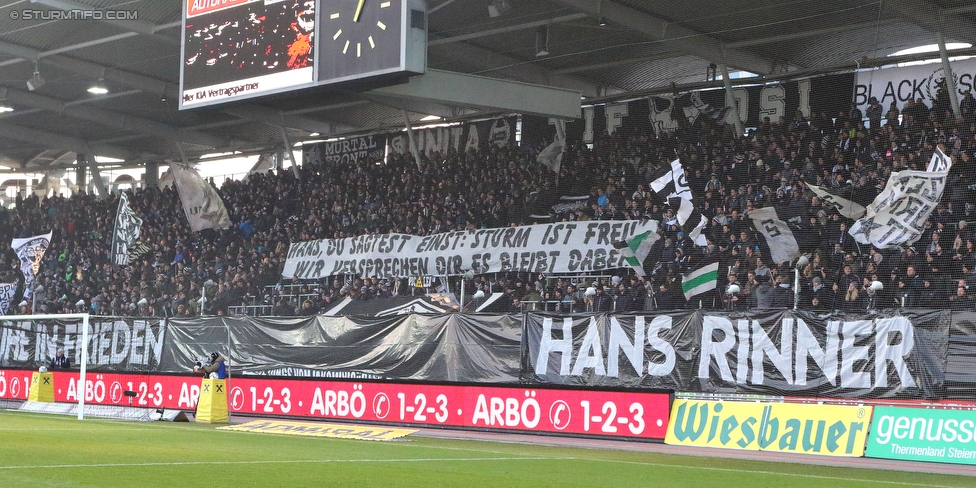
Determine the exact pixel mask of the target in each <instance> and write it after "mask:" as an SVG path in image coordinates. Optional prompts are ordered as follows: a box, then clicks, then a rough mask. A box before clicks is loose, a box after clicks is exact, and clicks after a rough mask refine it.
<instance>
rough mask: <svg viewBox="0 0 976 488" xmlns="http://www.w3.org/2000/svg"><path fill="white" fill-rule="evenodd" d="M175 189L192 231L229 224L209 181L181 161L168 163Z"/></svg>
mask: <svg viewBox="0 0 976 488" xmlns="http://www.w3.org/2000/svg"><path fill="white" fill-rule="evenodd" d="M170 171H172V172H173V180H174V181H175V182H176V191H178V192H179V194H180V201H181V202H183V210H185V211H186V219H187V220H188V221H189V222H190V229H192V230H193V232H197V231H201V230H203V229H226V228H228V227H230V226H231V222H230V217H229V216H228V215H227V208H226V207H224V201H223V200H221V199H220V195H218V194H217V190H215V189H214V188H213V187H212V186H210V183H207V182H206V181H204V179H203V178H202V177H201V176H200V173H198V172H197V170H196V169H194V168H193V167H192V166H190V165H188V164H184V163H181V162H174V163H173V164H172V165H170Z"/></svg>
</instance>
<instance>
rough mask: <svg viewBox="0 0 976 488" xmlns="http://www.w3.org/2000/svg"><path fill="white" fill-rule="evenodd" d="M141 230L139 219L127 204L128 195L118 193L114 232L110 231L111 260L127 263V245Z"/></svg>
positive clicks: (134, 240)
mask: <svg viewBox="0 0 976 488" xmlns="http://www.w3.org/2000/svg"><path fill="white" fill-rule="evenodd" d="M141 231H142V219H140V218H139V217H138V216H137V215H136V213H135V212H133V211H132V207H130V206H129V196H128V195H127V194H126V193H125V192H122V194H121V195H119V210H118V213H117V214H116V215H115V232H113V233H112V262H113V263H115V264H118V265H122V266H124V265H126V264H129V246H131V245H132V243H134V242H136V239H138V238H139V233H140V232H141Z"/></svg>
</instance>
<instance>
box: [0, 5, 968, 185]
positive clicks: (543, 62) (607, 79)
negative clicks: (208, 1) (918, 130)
mask: <svg viewBox="0 0 976 488" xmlns="http://www.w3.org/2000/svg"><path fill="white" fill-rule="evenodd" d="M289 1H290V0H289ZM182 4H183V2H182V1H181V0H128V1H113V0H29V1H26V0H25V1H19V2H8V3H7V4H6V5H3V6H0V87H2V88H0V105H2V106H5V107H10V108H12V109H13V111H8V112H2V113H0V165H3V166H7V167H11V168H13V169H14V170H15V171H21V172H22V171H25V170H26V171H43V170H44V169H53V168H64V167H70V166H73V165H74V160H75V153H76V152H81V153H84V154H88V155H93V154H94V155H99V156H108V157H113V158H119V159H124V160H126V164H131V165H137V164H140V163H143V162H145V161H160V162H162V161H164V160H174V159H178V158H179V157H180V156H179V154H180V148H181V144H182V149H183V150H184V151H185V152H186V154H187V155H188V156H189V157H190V158H195V157H198V156H200V155H202V154H206V153H213V152H223V151H243V152H271V151H274V150H277V149H278V148H281V147H283V139H284V138H287V139H288V140H289V141H290V142H292V143H294V142H297V141H302V140H308V139H313V138H323V137H329V136H338V135H343V134H355V133H364V132H368V131H375V130H384V129H393V128H402V127H403V126H404V114H406V115H407V116H409V118H410V120H411V122H412V123H415V124H419V123H420V119H421V118H423V117H425V116H428V115H438V116H441V117H445V118H447V119H452V118H464V117H469V118H470V117H478V116H490V115H493V114H497V113H503V112H504V111H505V110H506V109H509V108H510V107H511V106H512V105H513V104H514V103H517V101H518V100H517V99H506V96H505V94H506V92H507V91H508V90H507V89H508V88H510V86H511V85H509V84H504V83H503V84H500V85H496V84H494V81H493V80H508V81H518V82H523V83H530V84H537V85H542V86H546V87H557V88H567V89H570V90H573V91H575V92H579V93H580V94H581V95H582V96H584V97H586V98H587V99H588V100H609V99H613V98H625V97H628V96H636V95H642V94H651V93H655V92H670V91H671V90H672V83H674V84H676V86H677V88H679V89H680V88H682V87H704V86H717V85H716V83H715V82H709V83H710V84H709V83H706V82H705V80H706V73H707V72H708V70H709V65H710V64H712V63H715V64H718V65H722V64H725V65H727V66H728V69H729V70H731V71H740V70H741V71H747V72H751V73H756V74H758V75H760V76H762V77H765V78H767V79H773V78H783V77H788V76H801V75H810V74H816V73H822V72H828V71H837V70H852V69H855V68H856V67H857V66H860V67H868V66H877V65H879V64H882V62H881V61H879V59H882V58H884V57H885V56H887V55H889V54H891V53H893V52H895V51H898V50H901V49H905V48H910V47H914V46H917V45H920V44H932V43H934V42H935V41H936V39H937V32H938V31H939V29H940V26H941V28H942V31H943V32H944V35H945V40H946V41H947V42H952V41H955V42H966V43H974V41H976V4H974V3H973V2H972V0H938V1H909V0H888V1H885V2H878V1H876V0H870V1H869V0H843V1H841V0H822V1H812V0H799V1H781V0H777V1H773V0H750V1H748V2H746V1H741V0H685V1H681V2H648V1H640V0H429V1H428V9H429V20H428V25H429V47H428V66H429V68H430V69H431V70H436V71H435V73H440V75H439V76H448V77H449V76H450V73H461V74H466V75H478V76H480V77H485V78H488V80H482V81H483V82H484V84H480V85H479V84H477V83H475V84H474V85H475V86H477V87H478V89H479V90H481V91H480V92H479V93H477V95H479V96H480V97H483V101H482V102H479V103H475V102H470V101H464V100H462V99H464V98H465V97H461V96H459V97H444V98H446V100H445V99H440V98H437V97H431V98H423V97H419V98H418V97H411V98H404V97H402V96H400V92H397V91H396V90H394V91H390V92H375V91H374V92H352V91H326V92H322V91H319V92H316V93H315V94H314V95H309V94H303V95H293V96H290V97H284V98H282V97H277V98H275V99H274V100H273V101H269V100H262V99H252V100H250V101H246V102H239V103H235V104H234V105H232V106H226V107H221V106H215V107H210V108H201V109H194V110H185V111H179V110H177V93H178V91H179V77H180V73H179V68H180V63H181V54H180V26H181V20H180V15H181V10H182ZM489 7H491V8H489ZM93 8H94V9H126V10H136V11H138V20H105V21H99V20H51V19H50V18H48V19H47V20H45V19H44V18H43V16H42V18H41V19H37V20H27V19H25V18H23V17H24V16H23V15H22V12H23V10H24V9H30V10H35V11H42V12H46V11H55V10H60V11H66V10H71V9H93ZM15 11H16V13H15ZM490 11H491V14H496V13H497V14H498V15H496V16H492V15H491V14H490ZM35 16H36V15H35ZM14 17H18V18H16V19H15V18H14ZM540 43H541V45H540ZM545 44H547V46H543V45H545ZM541 47H546V49H545V51H546V52H548V54H545V55H538V54H539V50H540V49H541ZM963 53H964V54H973V53H974V51H973V49H971V48H970V49H968V50H966V51H964V52H963ZM35 66H36V71H37V72H39V73H40V75H41V77H42V78H43V79H44V80H45V83H44V84H43V85H42V86H40V87H38V88H37V89H36V90H33V91H32V90H28V88H27V86H26V81H27V80H29V79H31V78H32V76H33V75H34V72H35ZM441 72H447V73H441ZM472 79H473V78H472ZM447 80H448V81H450V78H447ZM479 80H480V78H479ZM96 83H98V84H103V85H105V88H107V89H108V93H106V94H101V95H97V94H91V93H89V92H88V89H89V88H90V87H91V86H92V85H93V84H96ZM554 93H563V92H554ZM543 98H544V97H543ZM496 99H498V101H497V102H496ZM509 111H512V110H509ZM535 111H536V112H537V113H545V112H546V108H545V107H544V106H543V107H541V108H538V110H535ZM313 134H314V135H313Z"/></svg>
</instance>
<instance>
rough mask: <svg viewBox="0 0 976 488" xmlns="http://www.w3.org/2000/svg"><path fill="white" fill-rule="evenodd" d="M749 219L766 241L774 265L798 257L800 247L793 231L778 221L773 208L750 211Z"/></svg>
mask: <svg viewBox="0 0 976 488" xmlns="http://www.w3.org/2000/svg"><path fill="white" fill-rule="evenodd" d="M749 218H750V219H752V223H753V225H754V226H755V227H756V230H758V231H759V233H760V234H762V236H763V237H764V238H765V239H766V244H767V245H768V246H769V253H770V254H771V255H772V258H773V262H774V263H776V264H782V263H785V262H788V261H792V260H794V259H796V258H798V257H800V246H799V244H797V242H796V238H795V237H793V231H791V230H790V226H789V224H787V223H786V222H783V221H782V220H780V219H779V216H778V215H776V209H775V208H773V207H763V208H757V209H755V210H751V211H750V212H749Z"/></svg>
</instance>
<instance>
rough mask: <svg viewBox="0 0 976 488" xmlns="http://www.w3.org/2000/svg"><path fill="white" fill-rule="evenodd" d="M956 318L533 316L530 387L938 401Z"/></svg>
mask: <svg viewBox="0 0 976 488" xmlns="http://www.w3.org/2000/svg"><path fill="white" fill-rule="evenodd" d="M949 324H950V313H949V312H946V311H937V312H929V313H917V314H904V315H893V316H883V315H875V316H843V317H841V316H837V317H833V316H820V315H814V314H810V313H805V312H793V311H774V312H772V311H771V312H767V313H762V312H755V313H748V314H719V313H702V312H700V311H694V312H678V313H670V314H656V315H605V314H601V315H589V316H584V315H576V316H550V315H540V314H527V316H526V321H525V327H524V329H523V335H522V341H523V348H522V372H523V374H522V380H523V382H528V383H546V384H565V385H574V386H599V387H623V388H662V389H671V390H676V391H686V392H707V393H760V394H767V395H792V396H829V397H841V398H844V397H850V398H870V397H885V398H941V397H942V395H943V383H944V377H945V367H944V358H945V357H946V352H947V346H948V331H949Z"/></svg>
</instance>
